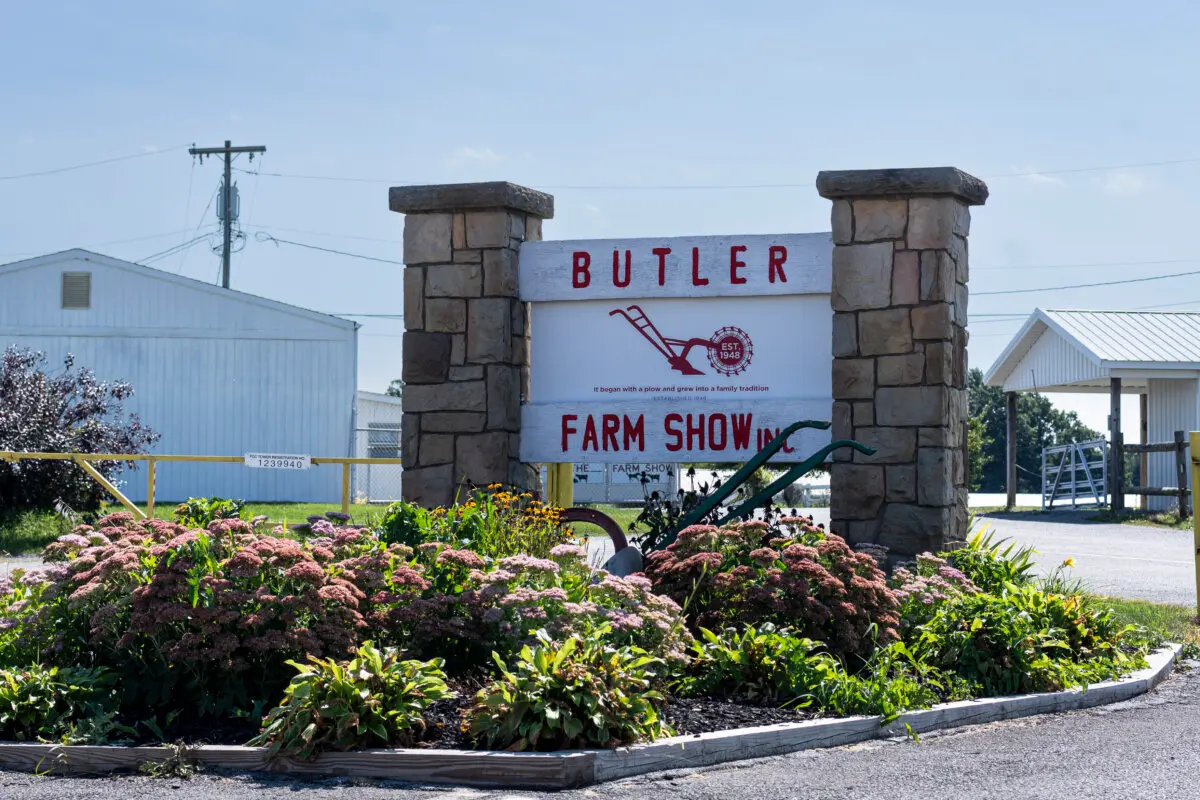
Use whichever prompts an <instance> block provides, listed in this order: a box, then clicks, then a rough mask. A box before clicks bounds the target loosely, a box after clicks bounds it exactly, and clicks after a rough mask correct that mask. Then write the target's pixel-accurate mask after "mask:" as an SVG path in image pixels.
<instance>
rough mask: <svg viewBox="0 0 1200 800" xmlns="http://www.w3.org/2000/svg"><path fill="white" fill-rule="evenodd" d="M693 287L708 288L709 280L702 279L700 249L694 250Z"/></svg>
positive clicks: (694, 248) (695, 248)
mask: <svg viewBox="0 0 1200 800" xmlns="http://www.w3.org/2000/svg"><path fill="white" fill-rule="evenodd" d="M692 286H708V278H701V277H700V248H699V247H693V248H692Z"/></svg>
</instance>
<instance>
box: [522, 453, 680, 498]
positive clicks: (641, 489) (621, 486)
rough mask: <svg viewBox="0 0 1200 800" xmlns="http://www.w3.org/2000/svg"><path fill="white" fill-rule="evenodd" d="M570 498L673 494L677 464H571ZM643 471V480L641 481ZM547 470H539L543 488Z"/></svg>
mask: <svg viewBox="0 0 1200 800" xmlns="http://www.w3.org/2000/svg"><path fill="white" fill-rule="evenodd" d="M574 466H575V486H574V500H575V502H576V503H640V502H641V501H642V500H644V499H645V497H646V496H647V495H649V494H650V493H652V492H658V493H659V494H660V495H669V496H674V495H675V494H676V493H677V492H678V491H679V465H678V464H668V463H657V464H641V463H638V464H624V463H622V464H599V463H589V462H583V463H580V464H575V465H574ZM643 474H645V477H646V482H645V483H644V484H643V483H642V475H643ZM547 477H548V476H547V470H546V468H545V466H543V467H542V470H541V480H542V487H543V491H545V490H546V480H547Z"/></svg>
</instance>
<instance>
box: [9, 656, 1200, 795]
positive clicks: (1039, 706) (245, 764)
mask: <svg viewBox="0 0 1200 800" xmlns="http://www.w3.org/2000/svg"><path fill="white" fill-rule="evenodd" d="M1181 652H1182V646H1181V645H1175V644H1172V645H1168V646H1166V647H1164V648H1162V649H1160V650H1157V651H1155V652H1153V653H1151V654H1150V655H1149V656H1147V658H1146V661H1147V663H1148V666H1147V667H1146V668H1145V669H1141V670H1138V671H1137V672H1134V673H1132V674H1131V675H1130V676H1129V677H1127V678H1124V679H1123V680H1119V681H1105V682H1104V683H1098V684H1094V685H1092V686H1089V687H1088V688H1087V689H1086V690H1085V689H1067V690H1064V691H1061V692H1049V693H1046V694H1032V695H1019V696H1015V697H994V698H986V699H982V700H967V701H963V702H957V703H944V704H942V705H938V706H934V707H933V708H928V709H924V710H921V711H910V712H907V713H905V714H902V715H901V716H900V717H899V718H897V719H896V720H894V721H893V722H891V723H890V724H888V725H881V722H882V718H881V717H878V716H873V717H842V718H838V719H818V720H811V721H808V722H788V723H781V724H778V725H768V726H764V727H759V728H740V729H736V730H727V731H717V732H715V733H704V734H697V735H694V736H675V737H672V738H669V739H663V740H661V741H658V742H653V743H651V744H642V745H635V746H633V747H626V748H620V749H618V750H577V751H571V752H564V753H544V754H543V753H536V754H533V753H503V752H495V751H490V752H479V751H470V750H364V751H359V752H347V753H323V754H322V755H320V756H318V757H317V758H316V759H315V760H314V761H310V762H300V761H293V760H290V759H276V760H272V759H270V758H269V757H268V755H267V748H265V747H241V746H229V745H207V746H201V747H196V748H189V749H188V750H187V752H186V754H185V755H186V758H188V759H191V760H194V761H196V762H199V763H201V764H204V765H206V766H210V767H218V768H225V769H233V770H240V771H258V772H287V773H294V774H298V775H338V776H353V777H364V778H386V779H391V780H400V781H406V782H411V783H434V784H457V785H462V786H478V787H488V788H514V789H515V788H525V789H566V788H574V787H578V786H586V785H588V784H593V783H601V782H604V781H611V780H617V779H619V778H628V777H633V776H635V775H642V774H645V773H647V772H657V771H661V770H673V769H689V768H694V767H705V766H712V765H714V764H721V763H725V762H729V761H740V760H743V759H751V758H764V757H767V756H776V755H782V754H784V753H792V752H796V751H798V750H807V749H810V748H817V747H836V746H839V745H847V744H854V743H856V742H862V741H867V740H869V739H880V738H889V737H892V736H897V735H905V734H906V733H907V732H908V731H909V730H910V729H911V730H912V731H913V732H915V733H925V732H928V731H933V730H938V729H941V728H950V727H959V726H966V725H979V724H982V723H988V722H996V721H998V720H1005V719H1015V718H1017V717H1026V716H1032V715H1034V714H1046V713H1052V712H1061V711H1074V710H1077V709H1082V708H1091V707H1093V706H1099V705H1107V704H1110V703H1118V702H1121V701H1124V700H1128V699H1130V698H1133V697H1136V696H1138V695H1140V694H1144V693H1146V692H1148V691H1150V690H1151V689H1153V688H1154V687H1155V686H1157V685H1158V684H1159V683H1161V682H1162V681H1163V680H1164V679H1165V678H1166V677H1167V676H1168V675H1169V674H1170V673H1171V669H1172V667H1173V666H1174V663H1175V661H1176V660H1177V659H1178V658H1179V656H1180V653H1181ZM175 754H176V751H175V750H174V749H173V748H170V747H120V746H99V745H52V744H24V743H0V768H3V769H15V770H24V771H30V772H39V773H54V774H74V775H86V774H99V773H104V772H111V771H113V770H121V769H136V768H137V767H138V765H140V764H143V763H146V762H151V761H154V762H162V761H166V760H168V759H170V758H172V757H173V756H175Z"/></svg>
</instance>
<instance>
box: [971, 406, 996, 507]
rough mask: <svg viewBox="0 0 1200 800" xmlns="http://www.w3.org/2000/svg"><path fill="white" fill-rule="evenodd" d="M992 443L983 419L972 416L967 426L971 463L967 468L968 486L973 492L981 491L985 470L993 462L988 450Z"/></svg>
mask: <svg viewBox="0 0 1200 800" xmlns="http://www.w3.org/2000/svg"><path fill="white" fill-rule="evenodd" d="M991 443H992V440H991V439H989V438H988V437H987V432H986V431H985V430H984V427H983V420H982V419H980V418H979V417H971V421H970V423H969V424H968V426H967V463H968V464H969V465H970V467H969V469H968V470H967V488H968V489H970V490H971V491H972V492H978V491H979V487H980V485H981V484H982V482H983V471H984V469H986V468H987V465H988V464H990V463H991V462H992V456H991V453H989V452H987V449H988V446H989V445H991Z"/></svg>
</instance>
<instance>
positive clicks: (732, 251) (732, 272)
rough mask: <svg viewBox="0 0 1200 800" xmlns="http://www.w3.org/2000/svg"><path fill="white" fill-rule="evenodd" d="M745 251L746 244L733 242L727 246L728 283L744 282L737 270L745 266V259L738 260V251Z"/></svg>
mask: <svg viewBox="0 0 1200 800" xmlns="http://www.w3.org/2000/svg"><path fill="white" fill-rule="evenodd" d="M739 252H741V253H744V252H746V245H744V244H735V245H734V246H733V247H731V248H729V282H730V283H745V282H746V279H745V278H743V277H742V276H740V275H738V270H739V269H741V268H742V267H744V266H746V262H745V261H739V260H738V253H739Z"/></svg>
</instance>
